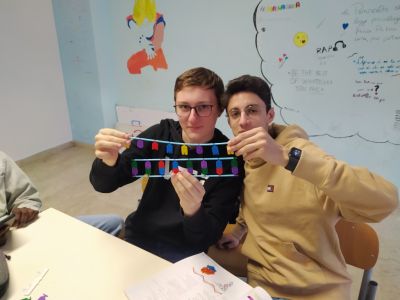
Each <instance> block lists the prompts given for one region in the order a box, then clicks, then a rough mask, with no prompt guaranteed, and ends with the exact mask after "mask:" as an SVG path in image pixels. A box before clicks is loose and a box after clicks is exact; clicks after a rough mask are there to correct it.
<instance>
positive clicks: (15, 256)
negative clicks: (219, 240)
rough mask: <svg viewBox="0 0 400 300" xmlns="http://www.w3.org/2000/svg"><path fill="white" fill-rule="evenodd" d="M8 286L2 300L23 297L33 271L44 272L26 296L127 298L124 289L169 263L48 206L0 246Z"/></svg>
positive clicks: (34, 273) (18, 299) (95, 299)
mask: <svg viewBox="0 0 400 300" xmlns="http://www.w3.org/2000/svg"><path fill="white" fill-rule="evenodd" d="M2 250H3V251H4V253H6V254H8V255H10V256H11V260H9V261H8V266H9V272H10V286H9V289H8V291H7V294H6V295H5V296H4V297H3V299H12V300H14V299H15V300H20V299H23V298H24V293H23V289H24V288H26V287H28V286H29V285H30V284H31V283H32V282H33V281H34V280H35V279H36V278H38V272H40V271H42V270H45V269H46V268H47V269H48V272H47V273H46V275H45V276H44V277H43V279H42V280H41V281H40V282H39V284H38V285H37V286H36V288H35V289H34V290H33V292H32V293H31V297H32V300H36V299H38V298H39V297H40V296H41V295H42V294H43V293H44V294H46V295H48V298H47V300H52V299H57V300H63V299H66V300H67V299H68V300H71V299H74V300H80V299H85V300H86V299H90V300H92V299H93V300H97V299H107V300H110V299H112V300H119V299H127V298H126V296H125V294H124V292H123V291H124V289H125V288H127V287H128V286H131V285H132V284H133V283H135V282H139V281H141V280H143V279H146V278H148V277H150V276H151V275H152V274H154V273H156V272H158V271H160V270H162V269H164V268H166V267H168V266H169V265H170V263H169V262H168V261H166V260H163V259H161V258H159V257H157V256H155V255H153V254H151V253H148V252H146V251H144V250H142V249H140V248H137V247H135V246H133V245H131V244H129V243H127V242H125V241H123V240H121V239H119V238H116V237H114V236H112V235H109V234H106V233H104V232H102V231H101V230H98V229H96V228H94V227H92V226H89V225H87V224H85V223H83V222H81V221H79V220H77V219H75V218H73V217H70V216H68V215H66V214H64V213H62V212H60V211H57V210H55V209H52V208H49V209H47V210H45V211H43V212H41V213H40V215H39V218H38V219H37V220H36V221H35V222H33V223H32V224H30V225H29V226H27V227H25V228H20V229H14V230H12V231H11V234H10V236H9V238H8V241H7V244H6V245H5V246H3V247H2Z"/></svg>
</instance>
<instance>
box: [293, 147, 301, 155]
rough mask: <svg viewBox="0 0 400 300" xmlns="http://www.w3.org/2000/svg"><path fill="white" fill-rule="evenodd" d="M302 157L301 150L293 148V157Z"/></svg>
mask: <svg viewBox="0 0 400 300" xmlns="http://www.w3.org/2000/svg"><path fill="white" fill-rule="evenodd" d="M300 155H301V150H300V149H297V148H293V156H294V157H300Z"/></svg>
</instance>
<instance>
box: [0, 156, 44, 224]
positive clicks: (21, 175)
mask: <svg viewBox="0 0 400 300" xmlns="http://www.w3.org/2000/svg"><path fill="white" fill-rule="evenodd" d="M3 162H4V165H5V189H6V191H5V192H6V195H9V196H8V197H7V196H6V197H7V208H8V210H9V211H11V212H12V213H14V215H15V218H14V220H13V223H12V225H11V226H14V227H21V226H24V225H26V224H27V223H29V222H30V221H32V220H34V219H35V218H36V216H37V215H38V213H39V211H40V208H41V207H42V201H41V200H40V196H39V192H38V191H37V189H36V187H35V186H34V184H33V183H32V181H31V180H30V179H29V177H28V175H26V174H25V172H24V171H22V169H21V168H20V167H19V166H18V165H17V164H16V163H15V162H14V161H13V160H12V159H11V158H9V157H8V156H7V155H5V158H4V159H3Z"/></svg>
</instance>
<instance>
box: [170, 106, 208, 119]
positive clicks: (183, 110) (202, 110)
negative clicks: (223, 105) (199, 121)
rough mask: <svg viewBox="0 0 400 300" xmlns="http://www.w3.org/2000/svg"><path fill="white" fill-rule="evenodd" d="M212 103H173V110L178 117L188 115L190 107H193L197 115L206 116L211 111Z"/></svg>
mask: <svg viewBox="0 0 400 300" xmlns="http://www.w3.org/2000/svg"><path fill="white" fill-rule="evenodd" d="M213 106H214V105H212V104H200V105H196V106H190V105H187V104H177V105H174V108H175V112H176V114H177V115H178V116H179V117H188V116H189V115H190V113H191V111H192V109H194V111H195V112H196V114H197V115H198V116H199V117H208V116H210V115H211V111H212V108H213Z"/></svg>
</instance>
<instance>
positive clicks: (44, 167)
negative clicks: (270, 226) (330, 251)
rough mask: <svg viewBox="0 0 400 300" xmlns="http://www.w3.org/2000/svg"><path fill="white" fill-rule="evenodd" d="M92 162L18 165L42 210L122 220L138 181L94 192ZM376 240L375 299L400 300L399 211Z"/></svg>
mask: <svg viewBox="0 0 400 300" xmlns="http://www.w3.org/2000/svg"><path fill="white" fill-rule="evenodd" d="M93 159H94V152H93V149H92V147H90V146H83V145H78V146H73V147H66V148H63V149H61V150H58V151H50V154H48V155H37V156H35V157H34V158H32V159H27V160H24V161H23V162H22V164H21V166H22V168H23V169H24V170H25V172H26V173H27V174H28V175H29V176H30V178H31V179H32V181H33V182H34V183H35V184H36V186H37V188H38V190H39V192H40V194H41V198H42V200H43V209H46V208H48V207H53V208H56V209H58V210H60V211H62V212H64V213H67V214H69V215H71V216H77V215H82V214H97V213H116V214H119V215H121V216H123V217H126V216H127V215H128V214H129V213H130V212H132V211H133V210H135V209H136V207H137V204H138V199H139V198H140V195H141V186H140V183H139V182H135V183H133V184H131V185H128V186H125V187H123V188H121V189H119V190H118V191H115V192H113V193H111V194H101V193H98V192H96V191H95V190H94V189H93V187H92V186H91V184H90V182H89V171H90V167H91V163H92V161H93ZM373 227H374V228H375V229H376V230H377V231H378V234H379V237H380V255H379V259H378V264H377V266H376V267H375V270H374V275H373V278H374V279H375V280H376V281H378V284H379V285H378V291H377V295H376V299H379V300H397V299H400V292H399V290H398V288H399V286H398V285H399V284H400V234H398V233H396V232H398V231H399V229H400V209H399V208H398V209H397V210H396V211H395V212H394V213H393V214H392V215H391V216H390V217H389V218H387V219H386V220H384V221H383V222H382V223H379V224H374V225H373ZM350 273H351V274H352V275H353V278H354V284H353V295H354V297H352V299H357V297H356V295H357V293H358V287H359V282H360V280H361V271H360V270H357V269H355V268H350Z"/></svg>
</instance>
